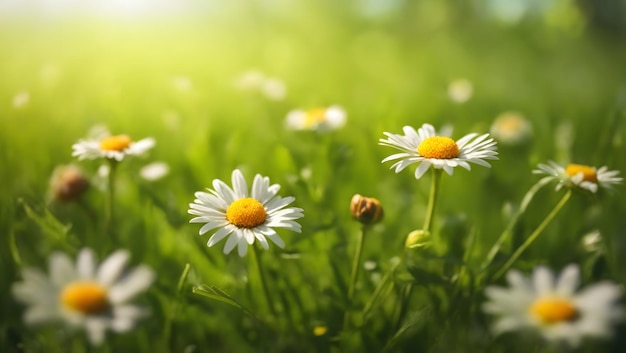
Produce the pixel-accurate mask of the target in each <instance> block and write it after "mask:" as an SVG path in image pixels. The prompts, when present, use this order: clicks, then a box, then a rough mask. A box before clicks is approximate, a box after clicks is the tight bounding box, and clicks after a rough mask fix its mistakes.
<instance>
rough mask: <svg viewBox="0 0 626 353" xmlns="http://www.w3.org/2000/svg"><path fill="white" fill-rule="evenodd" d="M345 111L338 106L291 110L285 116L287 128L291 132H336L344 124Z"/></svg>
mask: <svg viewBox="0 0 626 353" xmlns="http://www.w3.org/2000/svg"><path fill="white" fill-rule="evenodd" d="M346 115H347V114H346V111H345V110H344V109H343V108H342V107H340V106H338V105H331V106H330V107H328V108H314V109H309V110H307V111H304V110H299V109H298V110H292V111H290V112H289V113H288V114H287V119H286V124H287V128H289V129H291V130H315V131H329V130H337V129H339V128H341V127H343V126H344V125H345V124H346Z"/></svg>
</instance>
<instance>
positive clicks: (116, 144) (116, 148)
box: [72, 135, 156, 162]
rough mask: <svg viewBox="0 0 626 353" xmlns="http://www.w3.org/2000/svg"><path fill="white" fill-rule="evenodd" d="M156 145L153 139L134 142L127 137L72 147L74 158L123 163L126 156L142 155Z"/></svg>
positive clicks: (108, 138)
mask: <svg viewBox="0 0 626 353" xmlns="http://www.w3.org/2000/svg"><path fill="white" fill-rule="evenodd" d="M155 144H156V142H155V140H154V139H153V138H150V137H149V138H145V139H142V140H139V141H133V140H132V139H131V138H130V137H128V136H126V135H114V136H105V137H101V138H90V139H86V140H80V141H78V142H77V143H75V144H73V145H72V149H73V152H72V156H73V157H78V159H79V160H83V159H98V158H108V159H111V160H116V161H118V162H119V161H122V160H123V159H124V158H125V157H126V156H132V155H142V154H144V153H145V152H146V151H148V150H149V149H151V148H152V147H154V145H155Z"/></svg>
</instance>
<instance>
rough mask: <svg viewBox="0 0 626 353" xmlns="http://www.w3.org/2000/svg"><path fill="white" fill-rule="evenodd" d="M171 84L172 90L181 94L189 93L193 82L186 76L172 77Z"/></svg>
mask: <svg viewBox="0 0 626 353" xmlns="http://www.w3.org/2000/svg"><path fill="white" fill-rule="evenodd" d="M172 84H173V85H174V88H176V89H177V90H179V91H181V92H185V91H190V90H191V89H193V82H191V79H190V78H189V77H187V76H174V77H172Z"/></svg>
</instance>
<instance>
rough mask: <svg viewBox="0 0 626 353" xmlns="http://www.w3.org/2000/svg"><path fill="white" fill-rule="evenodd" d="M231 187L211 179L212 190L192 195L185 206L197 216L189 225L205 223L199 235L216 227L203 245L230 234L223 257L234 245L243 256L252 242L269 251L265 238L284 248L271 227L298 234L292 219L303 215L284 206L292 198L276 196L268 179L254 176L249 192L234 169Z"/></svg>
mask: <svg viewBox="0 0 626 353" xmlns="http://www.w3.org/2000/svg"><path fill="white" fill-rule="evenodd" d="M232 183H233V188H232V189H231V188H230V187H229V186H228V185H226V184H225V183H224V182H223V181H221V180H218V179H215V180H213V188H214V189H213V190H211V189H207V190H209V193H206V192H201V191H199V192H196V194H195V196H196V200H194V202H193V203H191V204H189V213H190V214H192V215H195V216H197V217H195V218H193V219H192V220H191V221H189V222H190V223H205V224H204V225H203V226H202V228H200V235H202V234H204V233H206V232H208V231H210V230H212V229H216V228H218V230H217V231H216V232H215V233H214V234H213V235H212V236H211V238H209V241H208V242H207V246H209V247H210V246H213V245H215V244H216V243H217V242H219V241H220V240H222V239H224V238H226V237H227V236H229V235H230V237H229V238H228V240H227V241H226V245H225V246H224V254H228V253H230V252H231V251H232V250H233V249H234V248H235V246H236V245H237V250H238V252H239V256H242V257H243V256H245V255H246V252H247V249H248V245H252V244H253V243H254V241H255V239H256V241H258V242H259V243H260V244H261V246H262V247H263V248H264V249H266V250H267V249H269V244H268V242H267V238H269V239H270V240H271V241H272V242H274V244H276V245H278V246H279V247H280V248H283V247H284V246H285V243H284V242H283V240H282V239H281V238H280V236H278V234H276V231H275V230H274V228H286V229H289V230H293V231H295V232H298V233H300V232H301V226H300V224H298V223H297V222H296V221H295V220H296V219H298V218H301V217H302V216H303V214H302V209H301V208H296V207H287V208H285V206H287V205H289V204H290V203H292V202H293V201H294V200H295V198H294V197H292V196H289V197H285V198H283V197H280V196H278V195H276V194H277V193H278V190H280V185H278V184H273V185H270V179H269V178H268V177H263V176H261V175H259V174H257V175H256V176H255V177H254V180H253V182H252V189H251V190H250V191H248V185H247V184H246V180H245V179H244V177H243V174H241V172H240V171H239V170H238V169H235V170H234V171H233V173H232Z"/></svg>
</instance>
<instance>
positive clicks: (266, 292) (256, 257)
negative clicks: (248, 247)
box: [252, 244, 276, 317]
mask: <svg viewBox="0 0 626 353" xmlns="http://www.w3.org/2000/svg"><path fill="white" fill-rule="evenodd" d="M252 249H253V251H252V257H253V261H254V264H255V265H256V268H257V271H258V272H259V281H260V282H261V287H262V288H263V294H264V295H265V300H266V301H267V306H268V308H269V309H270V312H271V313H272V316H274V317H276V309H274V302H273V301H272V298H271V297H270V291H269V289H268V287H267V283H266V281H265V272H263V267H262V266H261V254H260V253H259V248H258V247H257V246H256V245H255V244H252Z"/></svg>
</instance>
